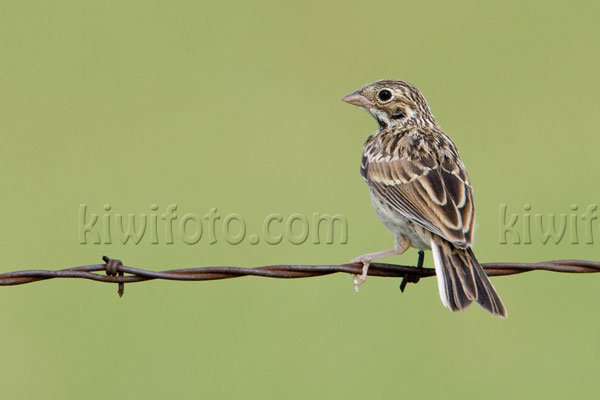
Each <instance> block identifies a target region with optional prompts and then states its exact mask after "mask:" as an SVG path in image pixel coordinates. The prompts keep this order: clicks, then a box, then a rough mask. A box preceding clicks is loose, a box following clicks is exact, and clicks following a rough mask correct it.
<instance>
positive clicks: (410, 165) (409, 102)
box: [342, 80, 507, 318]
mask: <svg viewBox="0 0 600 400" xmlns="http://www.w3.org/2000/svg"><path fill="white" fill-rule="evenodd" d="M342 100H343V101H344V102H346V103H349V104H352V105H355V106H358V107H362V108H364V109H366V110H367V111H368V112H369V113H370V114H371V115H372V116H373V118H375V121H376V122H377V123H378V125H379V128H378V129H377V130H376V131H374V132H373V133H371V134H370V135H369V137H368V138H367V140H366V142H365V144H364V148H363V153H362V159H361V164H360V173H361V175H362V178H363V179H364V180H365V181H366V182H367V184H368V187H369V192H370V196H371V203H372V205H373V207H374V209H375V212H376V214H377V216H378V217H379V219H380V220H381V222H383V224H384V225H385V226H386V227H387V228H388V229H389V230H390V231H391V232H392V233H393V234H394V236H395V243H394V248H392V249H390V250H384V251H378V252H375V253H369V254H364V255H362V256H359V257H356V258H354V259H353V260H352V262H354V263H362V265H363V268H362V275H360V276H358V275H354V278H353V281H354V287H355V289H356V291H358V287H359V286H360V285H362V284H363V283H364V282H365V281H366V279H367V274H368V270H369V265H370V264H371V262H372V261H373V260H375V259H378V258H381V257H386V256H390V255H400V254H403V253H404V252H405V251H406V250H408V249H409V248H410V247H413V248H416V249H419V250H420V251H423V250H431V251H432V254H433V261H434V264H435V273H436V275H437V283H438V290H439V294H440V298H441V301H442V304H443V305H444V306H445V307H447V308H449V309H450V310H451V311H459V310H462V309H464V308H466V307H468V306H469V305H470V304H471V303H472V302H473V301H476V302H477V303H479V304H480V305H481V306H482V307H483V308H485V309H486V310H487V311H489V312H490V313H492V314H494V315H496V316H499V317H502V318H505V317H506V315H507V314H506V308H505V307H504V305H503V304H502V300H501V299H500V296H499V295H498V293H497V292H496V290H495V289H494V286H493V285H492V283H491V282H490V280H489V279H488V277H487V275H486V273H485V271H484V270H483V268H482V267H481V265H480V264H479V262H478V261H477V258H476V257H475V254H474V253H473V250H472V245H473V234H474V226H475V205H474V202H473V189H472V186H471V182H470V180H469V176H468V175H467V171H466V169H465V165H464V163H463V162H462V160H461V158H460V156H459V153H458V149H457V147H456V145H455V144H454V142H453V141H452V139H450V137H449V136H448V135H447V134H446V133H445V132H444V131H443V130H442V128H441V127H440V125H439V124H438V122H437V120H436V119H435V117H434V116H433V114H432V112H431V109H430V107H429V104H428V103H427V100H426V99H425V97H424V96H423V94H422V93H421V92H420V91H419V90H418V89H417V88H416V87H415V86H414V85H412V84H411V83H408V82H405V81H401V80H379V81H376V82H373V83H370V84H367V85H365V86H364V87H362V88H361V89H359V90H356V91H355V92H352V93H350V94H348V95H347V96H345V97H344V98H342ZM420 254H422V253H420Z"/></svg>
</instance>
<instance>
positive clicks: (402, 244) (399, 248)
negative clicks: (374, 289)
mask: <svg viewBox="0 0 600 400" xmlns="http://www.w3.org/2000/svg"><path fill="white" fill-rule="evenodd" d="M409 247H410V241H409V240H408V239H407V238H406V237H404V236H402V235H398V236H397V237H396V246H395V247H394V248H393V249H389V250H383V251H378V252H375V253H367V254H363V255H362V256H358V257H356V258H353V259H352V261H351V262H357V263H358V262H359V263H362V265H363V269H362V274H361V275H360V278H359V276H358V275H354V278H353V279H352V281H353V282H354V290H356V293H358V288H359V286H360V285H362V284H363V283H365V281H366V280H367V274H368V273H369V266H370V265H371V261H373V260H375V259H378V258H383V257H387V256H393V255H399V254H402V253H404V252H405V251H406V249H408V248H409Z"/></svg>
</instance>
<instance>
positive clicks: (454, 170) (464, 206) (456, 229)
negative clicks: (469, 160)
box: [365, 156, 475, 248]
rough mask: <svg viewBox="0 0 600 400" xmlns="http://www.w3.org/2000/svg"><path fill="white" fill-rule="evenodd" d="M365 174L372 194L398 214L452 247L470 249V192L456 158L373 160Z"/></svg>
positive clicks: (471, 195)
mask: <svg viewBox="0 0 600 400" xmlns="http://www.w3.org/2000/svg"><path fill="white" fill-rule="evenodd" d="M365 175H366V180H367V182H368V183H369V185H370V186H371V188H372V190H373V191H374V192H375V194H377V195H378V196H379V197H380V198H381V200H382V201H384V202H385V203H387V204H389V205H390V206H391V207H393V208H394V209H396V210H397V211H398V212H399V213H401V214H402V215H404V216H405V217H407V218H409V219H410V220H412V221H413V222H416V223H417V224H419V225H421V226H422V227H424V228H425V229H427V230H429V231H430V232H433V233H435V234H437V235H439V236H441V237H443V238H444V239H446V240H448V241H449V242H451V243H452V244H453V245H455V246H456V247H459V248H467V247H470V246H471V243H472V242H473V226H474V223H475V208H474V206H473V190H472V188H471V185H470V182H469V178H468V176H467V173H466V172H465V168H464V165H463V163H462V161H460V159H458V158H454V159H450V158H448V157H444V158H443V159H442V160H441V161H440V160H437V159H436V158H435V157H433V156H421V157H420V158H419V159H414V158H413V159H409V158H408V157H398V156H396V157H373V158H371V159H370V160H368V168H366V169H365Z"/></svg>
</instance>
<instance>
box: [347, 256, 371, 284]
mask: <svg viewBox="0 0 600 400" xmlns="http://www.w3.org/2000/svg"><path fill="white" fill-rule="evenodd" d="M352 262H353V263H362V265H363V268H362V274H361V275H360V276H359V275H357V274H355V275H354V277H353V278H352V282H353V283H354V290H355V291H356V293H358V288H359V287H360V286H361V285H362V284H364V283H365V281H366V280H367V274H368V273H369V266H370V265H371V260H367V259H365V258H363V257H362V256H361V257H356V258H353V259H352Z"/></svg>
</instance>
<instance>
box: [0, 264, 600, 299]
mask: <svg viewBox="0 0 600 400" xmlns="http://www.w3.org/2000/svg"><path fill="white" fill-rule="evenodd" d="M102 260H103V261H104V264H95V265H82V266H78V267H71V268H66V269H60V270H23V271H14V272H6V273H3V274H0V286H11V285H22V284H25V283H32V282H37V281H42V280H46V279H54V278H80V279H91V280H94V281H98V282H107V283H117V284H118V288H119V289H118V293H119V296H122V295H123V292H124V289H125V283H134V282H144V281H149V280H154V279H165V280H173V281H210V280H217V279H229V278H238V277H241V276H260V277H265V278H283V279H295V278H310V277H314V276H323V275H330V274H335V273H338V272H341V273H346V274H361V273H362V264H361V263H350V264H341V265H287V264H286V265H267V266H264V267H254V268H243V267H198V268H182V269H172V270H166V271H150V270H147V269H140V268H134V267H128V266H126V265H123V263H122V262H121V260H118V259H111V258H109V257H107V256H104V257H102ZM419 260H420V266H419V267H413V266H408V265H396V264H383V263H372V264H371V266H370V268H369V275H371V276H380V277H392V278H403V280H402V284H401V289H402V291H404V287H405V286H406V283H408V282H412V283H417V282H418V281H419V279H420V278H427V277H430V276H434V275H435V269H433V268H422V267H421V266H422V261H421V260H422V258H421V256H420V255H419ZM481 265H482V267H483V268H484V269H485V271H486V273H487V274H488V276H504V275H515V274H521V273H523V272H529V271H552V272H566V273H578V274H580V273H593V272H600V262H598V261H589V260H553V261H545V262H538V263H514V262H491V263H483V264H481ZM103 273H104V274H103Z"/></svg>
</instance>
